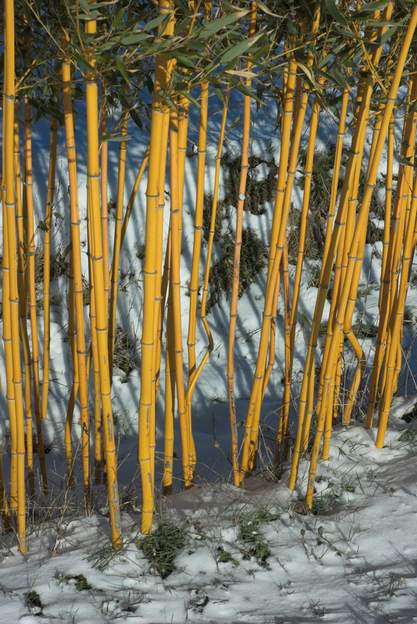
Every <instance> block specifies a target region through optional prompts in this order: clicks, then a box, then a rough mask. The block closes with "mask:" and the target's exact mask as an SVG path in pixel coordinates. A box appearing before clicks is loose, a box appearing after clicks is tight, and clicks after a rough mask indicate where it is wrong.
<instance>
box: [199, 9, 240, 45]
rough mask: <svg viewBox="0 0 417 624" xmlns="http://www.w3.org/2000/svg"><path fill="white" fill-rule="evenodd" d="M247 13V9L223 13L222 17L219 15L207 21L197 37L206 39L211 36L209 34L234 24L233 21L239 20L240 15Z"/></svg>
mask: <svg viewBox="0 0 417 624" xmlns="http://www.w3.org/2000/svg"><path fill="white" fill-rule="evenodd" d="M248 13H249V11H247V10H241V11H235V12H234V13H229V14H228V15H224V16H223V17H220V18H219V19H216V20H213V21H211V22H207V23H206V24H205V26H204V28H203V30H202V31H201V32H200V34H199V39H208V38H209V37H211V35H214V34H215V33H217V32H219V30H222V29H223V28H225V27H226V26H230V25H231V24H234V23H235V22H237V21H238V20H240V19H241V18H242V17H244V16H245V15H247V14H248Z"/></svg>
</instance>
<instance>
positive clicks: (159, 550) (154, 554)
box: [139, 522, 187, 579]
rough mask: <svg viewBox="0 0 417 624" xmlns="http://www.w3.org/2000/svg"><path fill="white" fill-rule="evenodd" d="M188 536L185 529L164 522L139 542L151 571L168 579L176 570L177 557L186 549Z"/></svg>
mask: <svg viewBox="0 0 417 624" xmlns="http://www.w3.org/2000/svg"><path fill="white" fill-rule="evenodd" d="M186 535H187V534H186V530H185V528H184V527H178V526H175V525H174V524H171V523H169V522H163V523H161V524H160V525H159V526H158V528H157V529H155V531H153V532H152V533H150V534H149V535H145V537H143V538H142V539H141V540H140V541H139V547H140V548H141V550H142V552H143V554H144V555H145V558H146V559H147V560H148V562H149V564H150V568H151V570H152V571H153V572H157V573H158V574H159V576H160V577H161V578H163V579H165V578H167V577H168V576H169V575H170V574H172V572H173V571H174V570H175V557H176V556H177V555H178V553H179V552H180V551H181V550H182V549H183V548H184V546H185V543H186Z"/></svg>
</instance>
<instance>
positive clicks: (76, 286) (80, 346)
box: [62, 59, 90, 495]
mask: <svg viewBox="0 0 417 624" xmlns="http://www.w3.org/2000/svg"><path fill="white" fill-rule="evenodd" d="M62 83H63V103H64V126H65V144H66V150H67V163H68V180H69V200H70V221H71V272H72V276H73V300H74V303H73V305H75V317H76V340H77V349H76V350H77V367H78V377H79V397H80V422H81V455H82V465H83V484H84V492H85V494H86V495H87V494H88V492H89V487H90V463H89V452H90V449H89V414H88V375H87V370H88V369H87V353H86V341H85V328H84V302H83V281H82V269H81V235H80V215H79V209H78V181H77V154H76V146H75V130H74V126H75V124H74V112H73V105H72V81H71V64H70V61H69V59H66V60H65V61H64V62H63V64H62ZM75 398H76V397H74V399H73V400H74V401H75ZM71 400H72V398H71ZM66 452H67V464H68V466H67V467H68V470H69V472H71V471H72V459H71V458H72V453H71V430H69V431H68V429H67V430H66Z"/></svg>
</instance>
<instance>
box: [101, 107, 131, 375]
mask: <svg viewBox="0 0 417 624" xmlns="http://www.w3.org/2000/svg"><path fill="white" fill-rule="evenodd" d="M128 122H129V112H128V111H124V112H123V114H122V119H121V122H120V138H121V141H120V149H119V164H118V178H117V198H116V217H115V220H116V227H115V230H114V241H113V261H112V267H111V290H110V303H109V313H110V315H109V365H110V379H112V377H113V375H112V370H113V351H114V341H115V339H116V321H117V319H116V316H117V298H118V292H119V281H120V276H119V273H120V251H121V245H122V229H123V203H124V191H125V178H126V152H127V144H126V141H127V131H128ZM106 143H107V142H106ZM103 240H105V239H103ZM104 272H105V275H107V274H106V267H104Z"/></svg>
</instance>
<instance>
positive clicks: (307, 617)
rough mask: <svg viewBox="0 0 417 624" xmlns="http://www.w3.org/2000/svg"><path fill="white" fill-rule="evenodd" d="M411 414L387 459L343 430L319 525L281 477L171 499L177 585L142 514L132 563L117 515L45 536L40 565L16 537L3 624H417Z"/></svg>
mask: <svg viewBox="0 0 417 624" xmlns="http://www.w3.org/2000/svg"><path fill="white" fill-rule="evenodd" d="M411 408H412V401H408V402H404V401H402V402H400V401H398V400H397V407H396V409H395V412H394V419H393V420H394V422H393V429H392V431H391V432H390V434H389V436H388V439H387V445H386V447H385V448H384V449H383V450H381V451H377V450H376V449H375V447H374V445H373V440H372V439H371V437H370V434H369V433H367V432H365V431H364V430H363V429H362V428H360V427H353V428H351V429H350V430H339V431H337V433H336V434H335V439H334V444H333V450H332V455H331V458H330V461H329V462H325V463H323V464H322V465H321V468H320V477H319V482H318V484H317V490H318V493H319V495H318V497H317V502H316V514H315V515H311V514H308V515H306V514H305V510H304V508H303V504H302V502H300V500H299V498H300V497H299V496H298V495H297V493H295V494H294V495H293V496H291V495H290V494H289V492H288V490H287V488H286V487H285V481H283V482H281V483H276V482H274V481H273V480H272V479H270V478H268V476H267V475H266V476H264V477H261V476H259V477H254V478H253V479H251V480H249V481H248V483H247V488H246V489H245V490H238V489H236V488H234V487H233V486H231V485H227V484H225V483H224V482H223V483H217V484H206V485H202V486H200V487H196V488H193V489H192V490H189V491H187V492H183V493H179V494H176V495H173V496H172V497H169V498H167V499H162V500H160V501H159V510H160V511H159V518H160V520H161V521H163V522H164V523H169V522H172V523H173V524H174V526H176V527H179V528H180V529H181V531H182V534H183V538H184V540H185V545H184V547H183V548H182V549H181V550H180V551H179V552H178V554H177V556H176V558H175V562H174V563H175V570H174V571H173V572H172V574H171V575H169V576H167V578H165V579H162V578H161V577H160V576H159V575H158V574H157V573H156V572H154V571H152V569H150V564H149V562H148V560H147V559H146V558H145V557H144V554H143V551H142V550H141V547H140V537H138V535H137V526H138V514H137V512H136V511H135V510H134V509H129V510H128V511H126V512H125V513H124V515H123V523H124V529H125V531H124V533H125V538H126V543H125V546H124V548H123V550H122V551H121V552H120V553H118V554H115V553H112V552H111V548H110V546H109V535H108V521H107V518H106V517H105V515H106V514H105V510H103V513H102V514H100V513H96V514H94V515H91V516H89V517H85V518H81V517H78V518H77V517H76V516H75V515H74V513H71V511H70V509H67V510H65V509H62V514H61V517H60V516H59V514H56V516H55V518H54V519H52V518H51V519H50V520H49V521H48V522H45V523H44V524H43V525H42V524H41V525H40V524H39V523H37V524H36V525H35V524H33V526H32V528H31V534H30V538H29V549H30V555H29V556H27V557H22V555H20V554H18V552H17V550H16V548H15V547H13V548H9V547H8V538H4V537H3V538H2V539H1V557H2V560H1V564H0V623H1V624H10V623H11V622H20V623H22V624H23V623H24V624H36V623H37V622H39V623H40V622H45V624H46V623H53V622H56V621H59V622H62V623H65V624H66V623H68V624H81V623H86V624H87V623H88V624H95V623H97V624H98V623H103V622H120V623H122V622H126V623H132V624H133V623H138V624H139V623H142V622H143V623H149V624H162V623H165V622H166V623H172V624H174V623H186V622H196V623H197V622H206V623H209V622H212V623H213V624H215V623H216V624H217V623H221V622H224V623H228V624H232V623H236V624H237V623H252V622H253V623H259V624H278V623H279V624H284V623H303V622H309V623H315V622H321V621H323V622H329V623H330V622H332V623H333V622H334V623H337V624H344V623H346V624H352V623H358V624H359V623H361V624H362V623H363V624H370V623H371V622H374V623H378V624H383V623H385V622H387V623H388V622H393V623H394V622H395V623H404V624H409V623H411V622H417V546H416V540H415V535H416V529H417V462H416V448H415V440H416V438H417V428H416V425H417V423H416V421H415V420H414V421H411V423H408V424H407V423H405V422H404V420H402V418H401V415H402V414H403V413H404V412H407V411H410V409H411ZM413 426H414V428H413ZM303 468H305V467H303ZM65 511H67V512H68V517H65ZM252 526H253V530H252V529H251V527H252ZM248 533H249V538H248ZM251 533H252V534H253V536H254V537H253V540H252V537H251ZM265 545H266V546H265ZM265 548H266V549H267V550H269V551H270V553H269V556H267V557H266V559H265V560H263V558H264V557H265ZM257 555H258V559H257Z"/></svg>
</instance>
